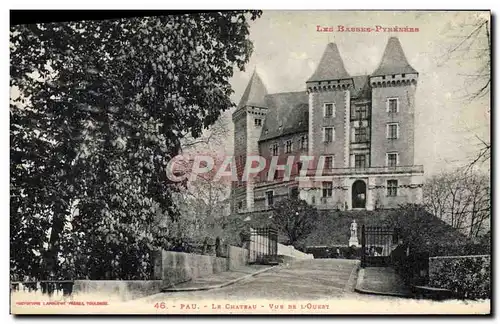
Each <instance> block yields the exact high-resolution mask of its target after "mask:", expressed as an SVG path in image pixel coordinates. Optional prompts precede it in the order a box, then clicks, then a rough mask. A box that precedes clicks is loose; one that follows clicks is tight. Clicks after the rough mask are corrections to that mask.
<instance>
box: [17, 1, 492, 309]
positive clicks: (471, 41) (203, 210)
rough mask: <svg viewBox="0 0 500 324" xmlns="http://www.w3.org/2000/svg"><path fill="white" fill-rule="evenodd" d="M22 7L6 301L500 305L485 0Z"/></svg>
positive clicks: (88, 305)
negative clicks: (291, 7) (403, 4)
mask: <svg viewBox="0 0 500 324" xmlns="http://www.w3.org/2000/svg"><path fill="white" fill-rule="evenodd" d="M11 15H12V18H13V19H12V21H11V27H10V44H9V45H10V311H11V314H15V315H21V314H160V315H169V314H183V315H184V314H185V315H190V314H192V315H195V314H279V315H285V314H287V315H290V314H291V315H294V314H318V315H319V314H323V315H324V314H330V315H336V314H353V315H354V314H482V315H488V314H490V313H491V309H490V307H491V305H490V302H491V298H492V287H491V228H490V224H491V182H490V151H491V144H490V143H491V139H490V107H491V102H490V101H491V100H490V99H491V98H490V97H491V93H490V92H491V89H490V87H491V13H490V12H489V11H389V10H388V11H334V10H331V11H327V10H322V11H312V10H311V11H272V10H269V11H267V10H238V11H206V12H203V11H199V12H194V11H193V12H175V11H172V12H161V11H159V12H158V14H157V15H151V12H149V13H148V15H147V16H144V15H141V13H140V12H138V13H136V14H135V16H131V15H130V16H120V15H119V14H117V16H112V14H107V16H106V17H104V16H103V13H102V12H90V13H89V12H86V13H82V14H81V16H80V15H79V14H78V13H77V12H66V13H58V17H62V18H58V20H54V21H49V20H44V21H22V20H19V21H17V20H16V19H15V18H16V17H18V18H19V17H20V16H23V15H24V16H23V17H24V18H26V16H25V13H23V12H15V11H13V12H11ZM110 15H111V16H110ZM38 16H39V15H38Z"/></svg>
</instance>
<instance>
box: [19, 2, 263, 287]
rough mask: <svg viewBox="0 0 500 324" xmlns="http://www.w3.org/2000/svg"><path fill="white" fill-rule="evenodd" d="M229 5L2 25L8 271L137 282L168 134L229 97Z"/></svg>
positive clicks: (232, 34) (243, 33) (167, 203)
mask: <svg viewBox="0 0 500 324" xmlns="http://www.w3.org/2000/svg"><path fill="white" fill-rule="evenodd" d="M260 14H261V13H260V12H256V11H252V12H246V11H234V12H209V13H203V14H183V15H176V16H164V17H141V18H132V19H118V20H106V21H77V22H69V23H50V24H43V25H42V24H36V25H23V26H15V27H12V29H11V33H10V36H11V39H10V49H11V71H10V72H11V83H10V85H11V93H13V95H12V97H11V105H10V116H11V129H10V134H11V170H12V173H11V238H10V240H11V251H12V252H11V269H12V272H13V273H15V274H16V275H18V276H19V277H21V278H23V277H30V278H36V279H45V278H53V279H57V278H90V279H107V278H116V279H118V278H123V279H135V278H143V277H147V276H148V274H149V269H150V255H149V250H151V249H152V248H154V246H159V245H162V244H165V243H166V242H167V241H168V240H169V238H170V237H171V235H170V234H171V233H170V229H169V228H161V227H158V226H157V225H158V222H159V221H160V220H161V219H163V218H164V215H167V216H168V217H169V218H171V219H176V217H177V215H178V212H177V210H176V208H175V205H174V204H173V203H172V194H173V193H174V192H176V191H178V188H179V184H177V183H172V182H170V181H169V180H168V179H167V177H166V173H165V166H166V165H167V163H168V162H169V160H170V159H171V158H172V157H173V156H175V155H177V154H178V152H179V150H180V147H181V139H182V138H183V137H185V136H189V137H192V138H197V137H199V136H200V135H201V134H202V132H203V129H205V128H207V127H209V126H210V125H211V124H213V123H214V122H215V121H216V120H217V119H218V117H219V116H220V114H221V112H222V111H224V110H226V109H228V108H230V107H232V106H234V103H232V102H231V101H230V99H229V96H230V95H231V93H232V89H231V85H230V84H229V81H228V80H229V78H230V77H232V75H233V68H234V67H235V66H236V67H237V68H239V69H244V65H245V63H246V62H247V61H248V59H249V57H250V54H251V52H252V44H251V42H250V40H249V39H248V33H249V25H248V21H247V20H248V17H249V16H250V19H256V18H257V17H259V16H260Z"/></svg>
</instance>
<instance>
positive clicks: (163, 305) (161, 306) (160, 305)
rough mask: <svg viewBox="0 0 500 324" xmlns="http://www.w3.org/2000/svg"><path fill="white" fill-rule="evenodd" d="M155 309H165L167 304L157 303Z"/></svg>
mask: <svg viewBox="0 0 500 324" xmlns="http://www.w3.org/2000/svg"><path fill="white" fill-rule="evenodd" d="M155 308H161V309H164V308H165V302H161V303H156V304H155Z"/></svg>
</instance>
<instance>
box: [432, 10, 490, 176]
mask: <svg viewBox="0 0 500 324" xmlns="http://www.w3.org/2000/svg"><path fill="white" fill-rule="evenodd" d="M490 28H491V16H490V15H489V14H487V13H481V14H478V13H475V14H471V15H469V16H468V19H466V20H465V21H463V22H460V23H457V24H456V25H454V28H453V30H454V31H458V34H456V35H453V36H451V38H452V39H453V41H452V42H451V44H450V45H449V46H447V48H446V49H445V51H444V55H443V57H442V58H441V60H442V62H441V63H440V65H442V64H446V63H448V62H450V61H458V62H459V65H461V64H466V65H467V64H470V63H471V62H473V63H474V64H475V65H476V68H475V69H474V70H473V71H472V72H467V73H465V74H463V73H460V74H459V76H460V77H462V78H463V79H464V89H463V90H464V92H465V93H464V94H463V96H462V98H463V99H464V103H465V104H470V103H471V102H477V101H480V100H483V99H488V97H489V96H490V88H491V32H490ZM487 104H488V105H491V103H490V102H488V103H487ZM475 137H476V139H477V140H478V145H479V149H478V151H477V153H476V155H475V156H474V157H473V158H472V160H471V161H470V162H469V164H468V165H467V169H470V168H471V167H473V166H475V165H479V164H482V163H484V162H487V161H489V160H490V156H491V141H490V139H489V138H488V139H485V138H481V137H479V136H477V135H476V136H475Z"/></svg>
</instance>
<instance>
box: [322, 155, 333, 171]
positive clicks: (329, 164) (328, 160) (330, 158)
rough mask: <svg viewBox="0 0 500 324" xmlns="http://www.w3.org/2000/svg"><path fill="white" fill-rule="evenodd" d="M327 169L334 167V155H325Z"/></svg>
mask: <svg viewBox="0 0 500 324" xmlns="http://www.w3.org/2000/svg"><path fill="white" fill-rule="evenodd" d="M324 168H325V169H333V156H326V157H325V167H324Z"/></svg>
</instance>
